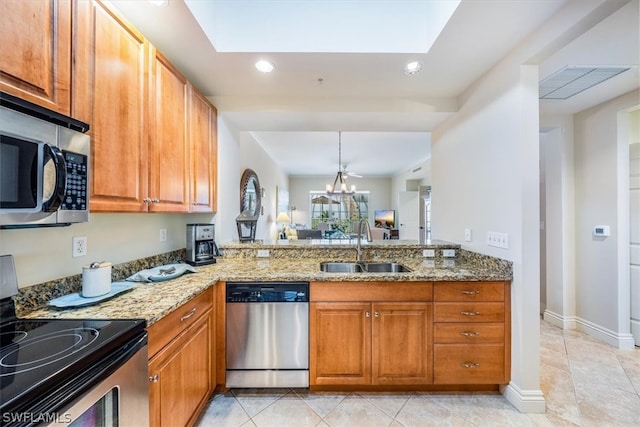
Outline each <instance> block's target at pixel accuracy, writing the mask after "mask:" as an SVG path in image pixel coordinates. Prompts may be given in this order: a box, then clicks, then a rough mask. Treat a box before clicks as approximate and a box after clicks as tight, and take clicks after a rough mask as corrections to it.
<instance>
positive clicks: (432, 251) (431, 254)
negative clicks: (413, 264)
mask: <svg viewBox="0 0 640 427" xmlns="http://www.w3.org/2000/svg"><path fill="white" fill-rule="evenodd" d="M422 256H423V257H424V258H433V257H434V256H436V251H435V249H423V250H422Z"/></svg>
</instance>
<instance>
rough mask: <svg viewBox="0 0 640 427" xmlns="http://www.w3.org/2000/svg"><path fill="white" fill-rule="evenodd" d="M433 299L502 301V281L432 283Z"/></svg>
mask: <svg viewBox="0 0 640 427" xmlns="http://www.w3.org/2000/svg"><path fill="white" fill-rule="evenodd" d="M433 300H434V301H452V302H454V301H504V282H449V283H435V284H434V285H433Z"/></svg>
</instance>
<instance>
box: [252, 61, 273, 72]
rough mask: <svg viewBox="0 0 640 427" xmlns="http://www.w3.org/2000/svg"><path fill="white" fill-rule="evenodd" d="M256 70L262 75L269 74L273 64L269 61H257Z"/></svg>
mask: <svg viewBox="0 0 640 427" xmlns="http://www.w3.org/2000/svg"><path fill="white" fill-rule="evenodd" d="M256 68H257V70H258V71H260V72H263V73H270V72H272V71H273V68H274V67H273V64H272V63H271V62H269V61H258V62H256Z"/></svg>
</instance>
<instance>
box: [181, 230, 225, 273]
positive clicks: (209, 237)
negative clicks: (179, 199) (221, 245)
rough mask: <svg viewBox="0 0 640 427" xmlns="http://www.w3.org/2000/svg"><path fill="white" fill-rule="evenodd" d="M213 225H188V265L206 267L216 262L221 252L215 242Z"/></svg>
mask: <svg viewBox="0 0 640 427" xmlns="http://www.w3.org/2000/svg"><path fill="white" fill-rule="evenodd" d="M214 229H215V226H214V225H213V224H187V259H186V260H185V261H186V262H187V264H191V265H206V264H213V263H215V262H216V258H215V257H217V256H220V251H219V250H218V246H217V245H216V241H215V230H214Z"/></svg>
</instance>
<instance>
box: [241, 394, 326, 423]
mask: <svg viewBox="0 0 640 427" xmlns="http://www.w3.org/2000/svg"><path fill="white" fill-rule="evenodd" d="M320 421H322V418H320V416H319V415H318V414H316V413H315V412H314V411H313V409H311V408H310V407H309V406H308V405H307V404H306V403H304V402H303V401H302V399H300V397H298V395H297V394H295V393H294V392H293V391H292V392H290V393H287V394H286V395H285V396H283V397H281V398H280V399H278V400H276V401H275V402H273V403H272V404H271V405H269V406H267V407H266V408H265V409H264V410H262V411H261V412H260V413H258V414H257V415H256V416H255V417H253V422H254V423H255V424H256V426H257V427H313V426H315V425H317V424H318V423H319V422H320Z"/></svg>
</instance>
